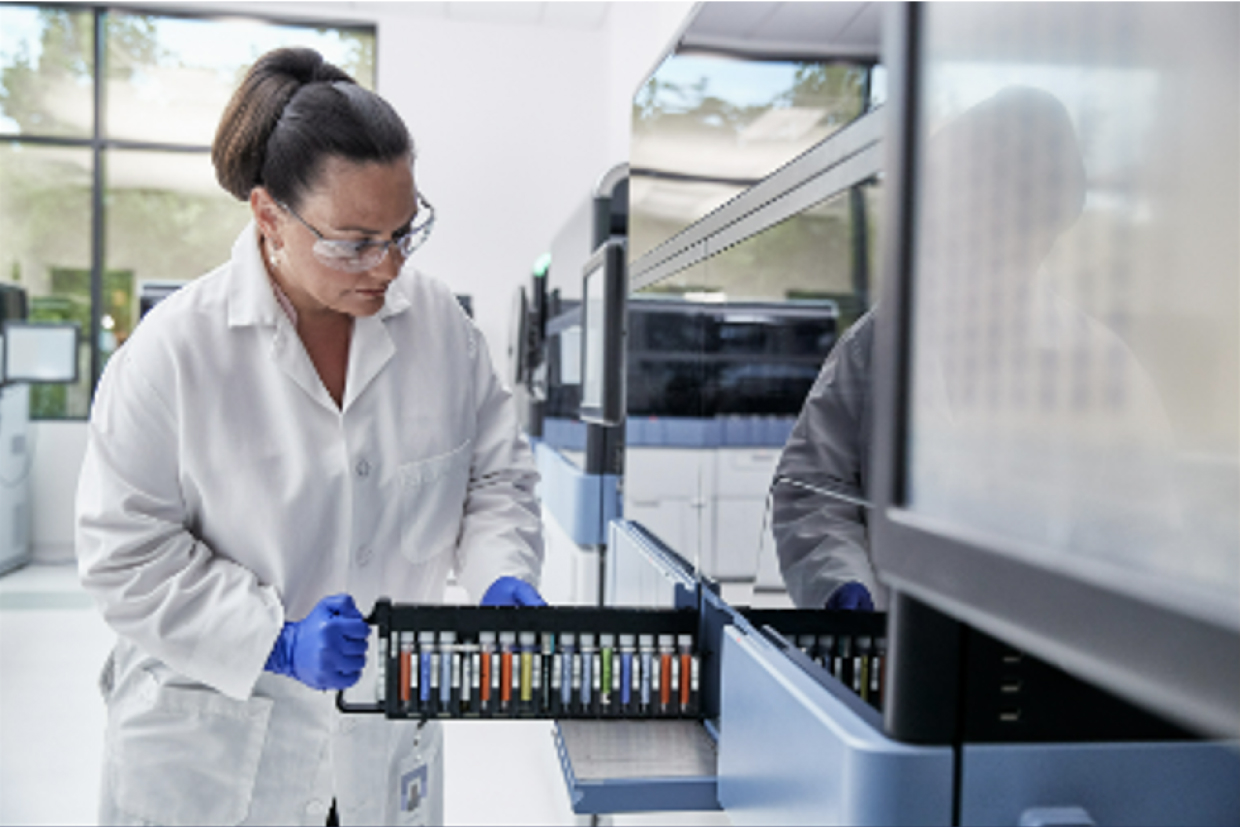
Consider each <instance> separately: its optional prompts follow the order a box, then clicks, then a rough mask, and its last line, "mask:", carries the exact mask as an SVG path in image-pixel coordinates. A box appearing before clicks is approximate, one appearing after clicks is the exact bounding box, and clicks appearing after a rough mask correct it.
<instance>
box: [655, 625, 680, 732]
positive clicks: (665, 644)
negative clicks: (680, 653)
mask: <svg viewBox="0 0 1240 827" xmlns="http://www.w3.org/2000/svg"><path fill="white" fill-rule="evenodd" d="M675 652H676V637H675V636H674V635H659V714H660V715H673V714H675V709H674V707H673V704H674V703H675V701H674V700H673V698H672V687H673V686H674V684H673V682H672V661H673V660H675V658H674V657H673V655H674V654H675Z"/></svg>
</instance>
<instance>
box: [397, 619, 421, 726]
mask: <svg viewBox="0 0 1240 827" xmlns="http://www.w3.org/2000/svg"><path fill="white" fill-rule="evenodd" d="M398 636H399V638H400V684H399V685H400V708H401V711H402V712H409V711H410V710H411V709H412V708H413V706H414V702H413V701H414V697H413V693H414V691H415V689H416V687H417V682H418V677H417V670H416V669H414V668H413V632H400V633H399V635H398Z"/></svg>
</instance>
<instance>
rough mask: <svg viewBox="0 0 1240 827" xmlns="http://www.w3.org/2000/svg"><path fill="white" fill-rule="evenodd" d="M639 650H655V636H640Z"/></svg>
mask: <svg viewBox="0 0 1240 827" xmlns="http://www.w3.org/2000/svg"><path fill="white" fill-rule="evenodd" d="M637 648H639V649H653V648H654V635H638V636H637Z"/></svg>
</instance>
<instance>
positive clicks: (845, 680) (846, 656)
mask: <svg viewBox="0 0 1240 827" xmlns="http://www.w3.org/2000/svg"><path fill="white" fill-rule="evenodd" d="M851 663H852V638H851V637H847V636H845V635H840V636H839V637H838V638H836V641H835V677H836V678H838V679H839V681H840V683H842V684H844V685H845V686H852V680H850V678H851V677H852V676H851V675H849V674H848V672H849V671H850V670H849V666H850V665H851Z"/></svg>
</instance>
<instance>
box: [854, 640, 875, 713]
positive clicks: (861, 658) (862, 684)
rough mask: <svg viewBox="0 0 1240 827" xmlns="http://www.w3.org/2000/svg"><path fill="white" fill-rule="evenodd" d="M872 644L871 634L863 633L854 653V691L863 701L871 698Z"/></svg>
mask: <svg viewBox="0 0 1240 827" xmlns="http://www.w3.org/2000/svg"><path fill="white" fill-rule="evenodd" d="M870 646H871V641H870V638H869V636H867V635H862V636H861V637H859V638H857V649H856V651H855V652H854V654H853V691H854V692H856V693H857V694H858V695H860V696H861V700H863V701H868V700H870Z"/></svg>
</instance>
